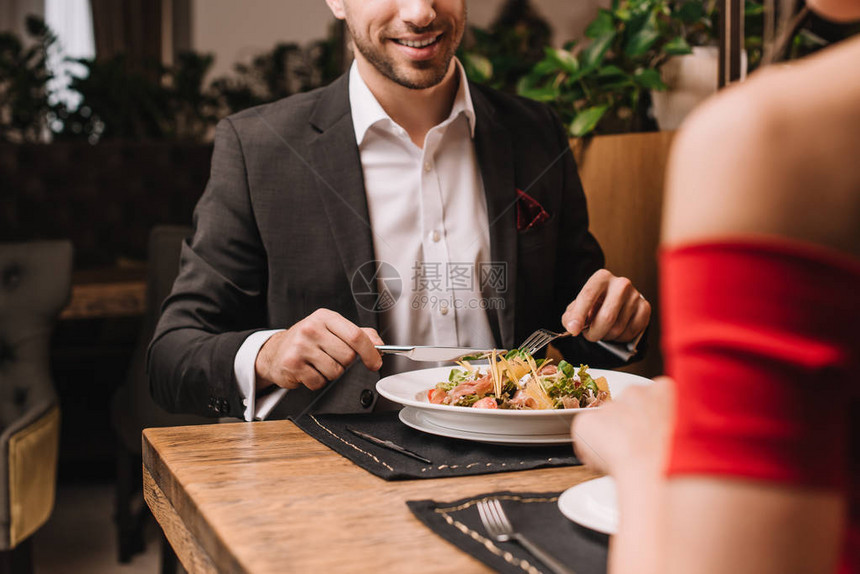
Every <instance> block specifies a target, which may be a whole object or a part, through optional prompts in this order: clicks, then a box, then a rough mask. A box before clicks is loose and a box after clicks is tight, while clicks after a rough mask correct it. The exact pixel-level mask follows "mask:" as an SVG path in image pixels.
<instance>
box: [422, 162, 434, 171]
mask: <svg viewBox="0 0 860 574" xmlns="http://www.w3.org/2000/svg"><path fill="white" fill-rule="evenodd" d="M432 169H433V164H431V163H430V162H429V161H427V162H424V171H426V172H428V173H429V172H430V171H431V170H432Z"/></svg>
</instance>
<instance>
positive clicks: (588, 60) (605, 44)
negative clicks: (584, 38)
mask: <svg viewBox="0 0 860 574" xmlns="http://www.w3.org/2000/svg"><path fill="white" fill-rule="evenodd" d="M614 39H615V32H614V31H612V32H610V33H609V34H606V35H605V36H601V37H600V38H595V39H594V40H592V41H591V44H589V45H588V47H587V48H586V49H585V50H583V51H582V63H583V67H584V68H589V69H590V68H594V67H596V66H598V65H599V64H600V62H602V61H603V56H605V55H606V51H607V50H609V47H610V46H611V45H612V40H614Z"/></svg>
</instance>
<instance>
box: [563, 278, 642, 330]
mask: <svg viewBox="0 0 860 574" xmlns="http://www.w3.org/2000/svg"><path fill="white" fill-rule="evenodd" d="M650 319H651V304H650V303H648V301H646V300H645V298H644V297H643V296H642V294H641V293H639V291H637V290H636V288H635V287H634V286H633V283H631V282H630V279H627V278H626V277H616V276H615V275H613V274H612V273H610V272H609V271H607V270H606V269H600V270H599V271H596V272H595V273H594V275H592V276H591V277H590V278H589V279H588V281H586V282H585V285H583V287H582V290H581V291H580V292H579V295H577V296H576V299H574V300H573V301H572V302H571V303H570V305H568V306H567V310H566V311H565V312H564V315H562V317H561V322H562V324H563V325H564V328H565V329H567V330H568V332H570V333H571V334H572V335H579V334H580V333H582V335H583V336H584V337H585V338H586V339H588V340H589V341H617V342H619V343H627V342H629V341H632V340H633V339H635V338H636V337H638V336H639V335H640V334H641V333H642V331H644V330H645V328H646V327H647V326H648V322H649V321H650Z"/></svg>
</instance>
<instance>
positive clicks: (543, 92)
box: [519, 86, 558, 102]
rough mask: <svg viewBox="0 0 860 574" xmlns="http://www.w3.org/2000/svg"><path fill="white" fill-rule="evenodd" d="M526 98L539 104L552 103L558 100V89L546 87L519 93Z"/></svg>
mask: <svg viewBox="0 0 860 574" xmlns="http://www.w3.org/2000/svg"><path fill="white" fill-rule="evenodd" d="M519 94H520V95H521V96H523V97H524V98H529V99H532V100H537V101H538V102H552V101H555V100H556V99H557V98H558V88H556V87H555V86H546V87H543V88H528V89H525V90H522V91H520V92H519Z"/></svg>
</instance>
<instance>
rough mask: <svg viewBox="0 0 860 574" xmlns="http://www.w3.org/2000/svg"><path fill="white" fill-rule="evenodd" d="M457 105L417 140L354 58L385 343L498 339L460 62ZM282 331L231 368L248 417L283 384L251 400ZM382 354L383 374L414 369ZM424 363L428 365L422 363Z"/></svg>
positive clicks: (488, 342) (248, 349)
mask: <svg viewBox="0 0 860 574" xmlns="http://www.w3.org/2000/svg"><path fill="white" fill-rule="evenodd" d="M455 64H456V66H457V72H458V74H459V78H460V83H459V89H458V91H457V94H456V97H455V99H454V105H453V106H452V108H451V113H450V115H449V116H448V118H446V119H445V120H444V121H443V122H442V123H440V124H439V125H437V126H435V127H433V128H432V129H431V130H430V131H429V132H428V133H427V136H426V137H425V140H424V147H423V148H420V147H418V146H416V145H415V144H414V143H413V142H412V141H411V139H410V138H409V135H408V134H407V132H406V130H405V129H403V128H402V127H401V126H399V125H397V123H396V122H394V121H393V120H392V119H391V117H389V115H388V114H387V113H385V110H383V108H382V106H381V105H380V104H379V102H378V101H377V100H376V98H375V97H374V95H373V93H372V92H371V91H370V89H369V88H368V87H367V84H365V82H364V80H363V79H362V78H361V74H360V73H359V71H358V67H357V66H356V64H355V63H353V66H352V68H351V69H350V76H349V101H350V107H351V110H352V120H353V127H354V129H355V140H356V142H357V143H358V149H359V155H360V158H361V166H362V170H363V174H364V187H365V190H366V193H367V207H368V213H369V215H370V225H371V229H372V230H373V248H374V255H375V257H376V260H377V262H378V263H377V267H379V268H381V269H382V272H381V273H379V274H378V276H377V279H376V280H377V289H378V292H379V293H380V299H379V301H378V307H379V309H380V310H379V332H380V336H381V337H382V339H383V340H384V341H385V342H386V343H387V344H393V345H408V344H423V345H451V346H470V347H471V346H473V347H483V348H490V347H492V346H493V345H494V342H493V335H492V331H491V329H490V323H489V320H488V318H487V313H486V305H487V304H488V303H487V302H486V301H485V300H483V298H482V296H481V267H482V266H486V265H491V264H492V262H491V261H490V260H489V258H490V237H489V225H488V219H487V205H486V198H485V196H484V188H483V182H482V180H481V173H480V170H479V167H478V162H477V158H476V156H475V148H474V142H473V137H474V133H475V110H474V107H473V106H472V98H471V95H470V93H469V84H468V81H467V80H466V74H465V72H464V71H463V67H462V66H461V65H460V63H459V62H457V61H456V60H455ZM277 331H278V329H275V330H271V331H260V332H258V333H254V334H252V335H251V336H249V337H248V338H247V339H246V340H245V342H244V344H243V345H242V347H241V348H240V349H239V351H238V353H237V354H236V359H235V361H234V370H235V373H236V378H237V380H238V382H239V388H240V391H241V392H242V395H243V396H244V397H245V401H244V402H245V413H244V414H245V420H248V421H250V420H254V419H264V418H266V416H268V414H269V413H270V412H271V410H272V408H273V407H274V406H275V405H276V404H277V403H278V401H280V400H281V398H283V396H284V394H285V393H286V392H287V391H286V390H285V389H278V390H277V391H275V392H273V393H271V394H269V395H266V396H265V397H263V398H261V399H260V401H259V402H257V401H256V400H255V382H256V376H255V368H254V364H255V361H256V357H257V353H258V352H259V350H260V348H261V347H262V346H263V343H265V342H266V340H268V338H269V337H271V335H272V334H274V333H276V332H277ZM410 363H411V362H410V361H409V360H408V359H405V358H403V357H386V358H385V359H384V361H383V372H382V374H383V375H387V374H392V373H395V372H400V371H403V370H409V369H414V368H416V364H415V363H411V364H410ZM421 366H422V367H428V366H432V365H427V364H425V365H421Z"/></svg>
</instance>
